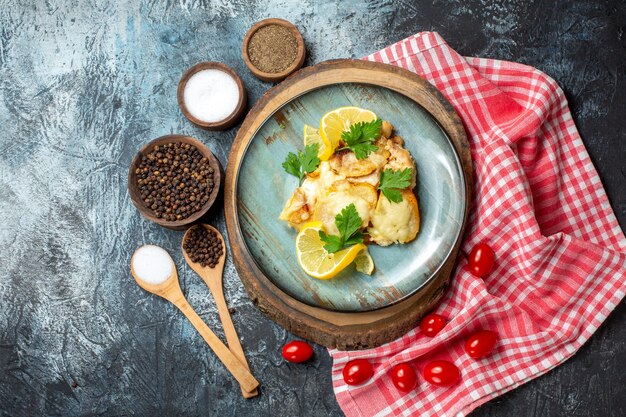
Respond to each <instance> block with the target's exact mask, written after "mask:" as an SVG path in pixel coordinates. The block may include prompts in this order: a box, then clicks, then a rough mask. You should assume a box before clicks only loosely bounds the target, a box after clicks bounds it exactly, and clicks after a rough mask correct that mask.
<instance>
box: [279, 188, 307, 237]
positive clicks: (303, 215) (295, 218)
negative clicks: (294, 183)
mask: <svg viewBox="0 0 626 417" xmlns="http://www.w3.org/2000/svg"><path fill="white" fill-rule="evenodd" d="M310 217H311V213H310V211H309V206H308V205H307V202H306V196H305V194H304V191H303V190H302V188H296V191H294V193H293V195H292V196H291V198H290V199H289V200H288V201H287V204H285V207H284V208H283V211H282V212H281V213H280V216H278V218H279V219H280V220H284V221H286V222H288V223H289V226H291V227H294V228H296V229H299V228H300V226H301V225H302V223H304V222H306V221H307V220H309V218H310Z"/></svg>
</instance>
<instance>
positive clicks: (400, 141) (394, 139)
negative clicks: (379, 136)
mask: <svg viewBox="0 0 626 417" xmlns="http://www.w3.org/2000/svg"><path fill="white" fill-rule="evenodd" d="M389 139H390V140H391V141H392V142H393V143H395V144H396V145H400V146H404V139H402V138H401V137H400V136H398V135H396V136H394V137H392V138H389Z"/></svg>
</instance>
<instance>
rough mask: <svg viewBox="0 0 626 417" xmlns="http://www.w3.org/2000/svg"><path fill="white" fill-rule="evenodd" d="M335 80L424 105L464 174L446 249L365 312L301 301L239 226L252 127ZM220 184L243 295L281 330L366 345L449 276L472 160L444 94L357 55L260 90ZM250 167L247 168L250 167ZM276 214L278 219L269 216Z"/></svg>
mask: <svg viewBox="0 0 626 417" xmlns="http://www.w3.org/2000/svg"><path fill="white" fill-rule="evenodd" d="M338 83H363V84H372V85H377V86H381V87H385V88H388V89H390V90H393V91H396V92H398V93H400V94H402V95H404V96H406V97H408V98H410V99H412V100H413V101H415V102H416V103H418V104H419V105H421V106H422V107H424V108H425V109H426V111H428V112H429V113H430V114H431V115H432V117H434V118H435V119H436V120H437V122H438V123H439V125H440V126H441V127H442V129H443V130H444V131H445V132H446V135H447V136H448V138H449V139H450V141H451V142H452V144H453V146H454V148H455V149H456V152H457V154H458V156H459V159H460V161H461V165H462V169H463V174H464V176H465V190H464V191H465V193H464V195H465V197H466V198H465V214H464V219H465V220H464V221H463V223H462V224H460V228H461V230H460V234H459V237H458V238H457V241H456V242H455V243H453V247H452V250H451V253H450V256H449V257H448V258H447V259H446V260H445V262H444V264H443V266H442V267H441V269H440V270H439V271H438V272H436V273H435V274H434V275H433V277H432V279H431V280H429V281H427V284H426V285H425V286H424V287H423V288H422V289H420V290H419V291H417V292H416V293H415V294H413V295H411V296H410V297H408V298H407V299H405V300H403V301H401V302H399V303H397V304H394V305H392V306H390V307H385V308H382V309H378V310H374V311H367V312H358V313H357V312H353V313H346V312H338V311H330V310H326V309H322V308H318V307H313V306H310V305H307V304H304V303H302V302H300V301H298V300H296V299H294V298H293V297H291V296H290V295H288V294H286V293H285V292H283V291H282V290H281V289H280V288H279V287H278V286H277V285H276V284H275V283H274V282H272V280H271V279H270V278H269V277H267V276H266V275H265V274H264V273H263V271H262V270H261V269H260V268H259V266H258V265H257V262H256V261H255V259H254V258H253V256H252V255H251V253H250V252H249V251H248V248H247V246H246V242H245V240H244V236H243V232H242V230H241V228H240V224H239V223H240V219H239V214H238V210H239V208H238V200H239V194H238V188H237V183H238V179H239V172H240V166H241V163H242V161H243V158H244V157H245V152H246V149H247V148H248V146H249V144H250V142H251V141H252V140H263V139H262V138H259V137H257V136H256V135H255V134H256V132H257V131H258V130H259V128H260V127H261V126H262V125H263V124H264V123H265V122H266V120H268V118H270V117H271V116H272V115H274V114H275V113H276V112H279V111H280V110H281V109H282V108H283V106H284V105H285V104H286V103H288V102H290V101H291V100H292V99H293V98H294V97H299V96H301V95H302V94H304V93H306V92H309V91H312V90H315V89H317V88H320V87H324V86H328V85H333V84H338ZM229 161H230V163H229V165H228V168H227V173H226V183H225V187H224V193H225V196H224V201H225V213H226V225H227V228H228V234H229V237H230V242H231V251H232V253H233V258H234V260H235V265H236V267H237V272H238V273H239V277H240V278H241V280H242V281H243V283H244V285H245V287H246V290H248V293H249V295H250V298H251V299H252V300H253V302H254V303H255V304H257V305H258V306H259V308H260V309H261V311H263V312H264V313H266V314H267V315H268V316H269V317H271V318H272V319H274V320H275V321H276V322H277V323H279V324H281V325H282V326H284V327H285V328H287V330H289V331H291V332H293V333H295V334H297V335H298V336H300V337H303V338H305V339H307V340H311V341H313V342H316V343H319V344H321V345H324V346H327V347H331V348H338V349H342V350H348V349H368V348H373V347H376V346H380V345H381V344H383V343H386V342H390V341H392V340H394V339H396V338H398V337H399V336H401V335H402V334H404V333H406V332H407V331H408V330H410V329H411V328H413V327H414V326H415V323H417V322H418V321H419V319H420V318H421V317H422V316H423V315H424V314H425V313H426V312H427V311H428V310H429V309H431V308H432V307H433V305H434V304H435V303H436V302H437V301H439V299H440V298H441V296H442V295H443V292H444V289H445V288H446V286H447V285H448V283H449V277H450V272H451V270H452V269H453V267H454V264H455V259H456V254H457V252H458V248H459V245H460V243H461V238H462V236H463V230H464V227H465V221H466V220H467V216H468V213H469V207H470V198H471V190H472V187H471V184H472V160H471V155H470V151H469V144H468V142H467V138H466V135H465V130H464V128H463V124H462V123H461V120H460V118H459V117H458V115H457V114H456V112H455V111H454V110H453V109H452V106H451V105H450V104H449V103H448V101H447V100H446V99H445V98H444V97H443V96H442V95H441V93H439V91H437V90H436V89H435V88H434V87H433V86H432V85H431V84H429V83H428V82H427V81H425V80H424V79H422V78H421V77H419V76H418V75H416V74H414V73H412V72H410V71H407V70H404V69H402V68H399V67H394V66H390V65H386V64H380V63H375V62H368V61H360V60H348V59H346V60H333V61H327V62H323V63H321V64H318V65H315V66H311V67H307V68H304V69H302V70H300V71H298V72H297V73H295V74H294V75H292V76H291V77H289V79H288V80H286V81H284V82H283V83H281V84H280V85H278V86H276V87H274V88H272V89H270V90H269V91H267V92H266V93H265V94H264V95H263V96H262V97H261V99H260V100H259V101H258V102H257V103H256V105H255V106H254V107H253V108H252V109H251V110H250V112H249V113H248V116H247V117H246V119H245V120H244V121H243V123H242V125H241V128H240V129H239V133H238V134H237V137H236V138H235V141H234V142H233V146H232V150H231V153H230V156H229ZM250 174H253V173H250ZM276 221H278V220H276Z"/></svg>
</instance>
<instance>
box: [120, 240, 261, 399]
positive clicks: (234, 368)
mask: <svg viewBox="0 0 626 417" xmlns="http://www.w3.org/2000/svg"><path fill="white" fill-rule="evenodd" d="M136 254H137V252H135V255H136ZM135 255H133V259H134V258H135ZM133 259H131V261H130V272H131V274H132V275H133V278H135V281H137V284H138V285H139V286H140V287H141V288H143V289H144V290H146V291H148V292H150V293H152V294H155V295H158V296H159V297H163V298H165V299H166V300H167V301H169V302H170V303H172V304H174V305H175V306H176V307H178V309H179V310H180V311H182V312H183V314H184V315H185V316H186V317H187V318H188V319H189V321H190V322H191V324H192V325H193V327H195V328H196V330H197V331H198V333H200V336H202V338H203V339H204V340H205V341H206V342H207V344H208V345H209V347H210V348H211V349H212V350H213V352H215V355H217V357H218V358H219V360H220V361H222V363H223V364H224V366H225V367H226V369H228V371H230V373H231V374H232V375H233V377H235V379H236V380H237V382H239V385H240V386H241V389H242V390H245V391H247V392H252V391H254V392H256V388H257V387H258V386H259V382H258V381H257V380H256V379H255V378H254V376H253V375H252V374H251V373H250V371H249V370H248V367H247V366H244V365H243V363H242V362H241V361H240V360H239V359H238V358H237V357H235V355H233V354H232V353H231V351H230V350H229V349H228V347H226V345H225V344H224V343H222V341H221V340H220V339H219V338H218V337H217V336H216V335H215V333H213V331H212V330H211V329H209V327H208V326H207V325H206V323H205V322H204V321H202V319H201V318H200V316H198V314H197V313H196V312H195V311H194V309H193V308H192V307H191V306H190V305H189V303H188V302H187V299H185V296H184V295H183V291H182V290H181V288H180V283H179V282H178V273H177V272H176V266H175V265H174V260H173V259H171V258H170V261H171V262H172V265H173V267H172V274H171V275H170V276H169V277H168V278H167V279H166V280H165V281H163V282H162V283H159V284H151V283H148V282H146V281H143V280H142V279H141V278H140V277H139V276H138V275H137V274H136V272H135V269H134V268H133Z"/></svg>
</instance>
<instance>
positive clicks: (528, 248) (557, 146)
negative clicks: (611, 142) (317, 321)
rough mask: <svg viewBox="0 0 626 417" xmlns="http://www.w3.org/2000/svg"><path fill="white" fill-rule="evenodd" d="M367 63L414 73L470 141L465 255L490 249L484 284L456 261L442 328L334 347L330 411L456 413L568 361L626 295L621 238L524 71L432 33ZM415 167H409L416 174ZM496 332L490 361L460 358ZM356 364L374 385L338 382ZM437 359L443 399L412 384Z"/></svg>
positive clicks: (554, 114)
mask: <svg viewBox="0 0 626 417" xmlns="http://www.w3.org/2000/svg"><path fill="white" fill-rule="evenodd" d="M366 59H368V60H372V61H378V62H384V63H389V64H392V65H397V66H400V67H403V68H406V69H408V70H410V71H414V72H416V73H417V74H419V75H421V76H422V77H424V78H425V79H426V80H428V81H429V82H431V83H432V84H434V85H435V86H436V87H437V88H438V89H439V90H440V91H441V92H442V93H443V94H444V95H445V96H446V98H447V99H448V100H449V101H450V102H451V103H452V105H453V106H454V108H455V109H456V111H457V112H458V113H459V115H460V116H461V119H462V120H463V123H464V125H465V129H466V131H467V134H468V137H469V141H470V145H471V152H472V158H473V162H474V184H475V185H474V194H473V200H472V201H473V203H472V207H471V211H470V213H471V214H470V222H469V226H468V229H469V230H468V233H467V235H466V239H465V242H464V244H463V245H462V248H461V250H462V252H464V253H469V251H470V250H471V248H472V247H473V246H474V245H475V244H476V243H478V242H481V241H483V242H486V243H488V244H489V245H491V247H492V248H493V249H494V250H495V252H496V265H495V268H494V270H493V271H492V272H491V273H490V274H489V276H487V277H486V278H484V279H480V278H477V277H475V276H473V275H472V274H470V273H469V271H468V269H467V266H466V261H465V259H464V257H463V256H460V258H459V262H458V266H457V268H456V270H455V272H454V275H453V277H452V284H451V287H450V289H449V291H448V293H447V294H446V295H445V297H444V299H443V300H442V302H441V303H440V305H439V306H438V307H437V309H436V312H438V313H439V314H442V315H443V316H445V317H446V318H447V319H448V324H447V326H446V327H445V329H444V330H443V331H442V332H441V333H439V334H438V335H437V336H436V337H435V338H432V339H431V338H428V337H426V336H424V335H423V334H421V333H420V331H419V328H418V327H417V323H416V328H415V329H414V330H412V331H410V332H409V333H407V334H406V335H405V336H404V337H402V338H400V339H398V340H396V341H394V342H392V343H389V344H387V345H384V346H381V347H379V348H376V349H371V350H365V351H355V352H341V351H337V350H331V355H332V357H333V360H334V365H333V370H332V377H333V385H334V390H335V393H336V395H337V400H338V402H339V404H340V406H341V408H342V409H343V411H344V412H345V414H346V415H347V416H349V417H351V416H377V417H382V416H413V415H419V416H457V415H466V414H468V413H469V412H470V411H472V410H473V409H474V408H476V407H477V406H479V405H480V404H482V403H484V402H486V401H488V400H490V399H492V398H494V397H496V396H498V395H500V394H502V393H504V392H506V391H509V390H511V389H513V388H515V387H517V386H518V385H521V384H523V383H525V382H527V381H529V380H531V379H533V378H536V377H537V376H539V375H541V374H543V373H545V372H547V371H549V370H550V369H552V368H554V367H555V366H557V365H559V364H561V363H562V362H563V361H565V360H567V359H568V358H569V357H570V356H572V355H573V354H574V353H575V352H576V351H577V350H578V349H579V348H580V347H581V346H582V344H583V343H585V341H586V340H587V339H589V337H590V336H591V335H592V334H593V332H594V331H595V330H596V329H597V328H598V326H600V324H601V323H602V322H603V321H604V320H605V319H606V317H607V316H608V315H609V313H610V312H611V311H612V310H613V309H614V308H615V307H616V306H617V304H618V303H619V302H620V300H621V299H622V298H623V297H624V294H625V292H626V239H625V237H624V234H623V233H622V231H621V230H620V228H619V225H618V223H617V220H616V218H615V215H614V214H613V211H612V210H611V207H610V205H609V201H608V199H607V196H606V193H605V192H604V189H603V188H602V184H601V182H600V178H599V177H598V174H597V172H596V170H595V168H594V167H593V164H592V163H591V160H590V159H589V155H588V154H587V151H586V150H585V146H584V145H583V142H582V141H581V139H580V136H579V135H578V132H577V130H576V126H575V125H574V121H573V120H572V116H571V114H570V111H569V109H568V106H567V101H566V99H565V96H564V94H563V91H562V90H561V89H560V88H559V86H558V85H557V83H556V82H555V81H554V80H552V79H551V78H550V77H548V76H547V75H545V74H543V73H542V72H540V71H538V70H536V69H534V68H532V67H528V66H525V65H520V64H516V63H511V62H505V61H497V60H493V59H483V58H468V57H463V56H461V55H459V54H458V53H456V52H455V51H454V50H453V49H452V48H451V47H450V46H448V45H447V44H446V42H445V41H444V40H443V39H442V38H441V36H439V35H438V34H437V33H432V32H425V33H418V34H416V35H414V36H411V37H409V38H407V39H404V40H402V41H400V42H398V43H396V44H394V45H391V46H389V47H387V48H385V49H383V50H381V51H379V52H376V53H374V54H372V55H370V56H368V57H367V58H366ZM418 169H419V167H418ZM481 328H485V329H492V330H495V331H497V332H498V333H499V336H500V338H499V343H498V347H497V349H496V352H495V353H494V354H492V355H491V356H489V357H488V358H485V359H481V360H474V359H471V358H469V357H468V356H467V355H466V354H465V352H464V349H463V346H464V342H465V338H466V337H467V336H468V335H469V334H471V333H472V332H473V331H476V330H478V329H481ZM355 358H367V359H368V360H369V361H370V362H371V363H372V364H373V365H374V370H375V374H374V377H373V378H372V379H371V380H370V381H368V382H367V383H365V384H363V385H361V386H355V387H353V386H348V385H346V384H345V383H344V382H343V378H342V374H341V372H342V369H343V367H344V365H345V363H346V362H348V361H349V360H351V359H355ZM435 358H445V359H448V360H450V361H452V362H454V363H455V364H456V365H457V366H458V367H459V369H460V370H461V374H462V379H461V381H460V382H459V383H458V384H457V385H455V386H452V387H449V388H438V387H434V386H431V385H429V384H428V383H426V382H425V381H424V380H423V379H422V378H421V370H422V367H423V365H424V364H425V363H426V362H427V361H430V360H432V359H435ZM402 362H410V363H412V364H413V365H414V366H415V368H416V369H417V370H418V373H419V375H420V378H419V382H418V387H417V388H416V389H415V390H414V391H413V392H411V393H409V394H402V393H401V392H399V391H398V390H397V389H396V388H395V386H394V385H393V383H392V382H391V378H390V376H389V370H390V369H391V368H392V367H393V366H394V365H395V364H398V363H402Z"/></svg>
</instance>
